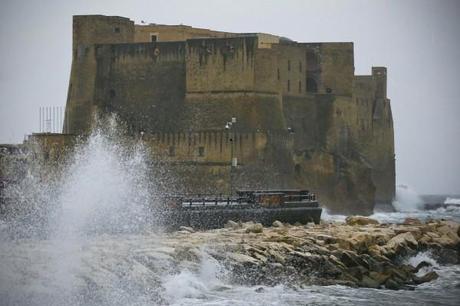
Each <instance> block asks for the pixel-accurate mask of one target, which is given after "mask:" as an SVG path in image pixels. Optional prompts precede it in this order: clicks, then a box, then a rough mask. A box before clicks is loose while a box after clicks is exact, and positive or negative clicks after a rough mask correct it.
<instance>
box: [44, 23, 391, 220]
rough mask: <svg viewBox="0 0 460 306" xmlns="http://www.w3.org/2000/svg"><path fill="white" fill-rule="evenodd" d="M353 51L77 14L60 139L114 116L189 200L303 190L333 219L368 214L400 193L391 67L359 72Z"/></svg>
mask: <svg viewBox="0 0 460 306" xmlns="http://www.w3.org/2000/svg"><path fill="white" fill-rule="evenodd" d="M353 52H354V51H353V43H352V42H339V43H337V42H331V43H301V42H296V41H293V40H290V39H288V38H284V37H279V36H275V35H271V34H265V33H227V32H220V31H213V30H208V29H200V28H193V27H190V26H185V25H161V24H142V25H137V24H134V22H133V21H132V20H130V19H128V18H124V17H116V16H102V15H87V16H74V17H73V48H72V69H71V76H70V83H69V89H68V98H67V105H66V110H65V121H64V124H63V126H64V131H63V136H62V137H70V136H69V135H85V134H87V133H89V132H90V131H91V127H92V124H93V118H95V114H96V113H97V114H99V115H100V114H107V113H116V114H117V115H118V116H119V118H120V119H121V120H122V121H124V122H125V123H126V124H127V126H128V128H129V131H130V133H132V135H134V136H135V135H139V134H140V133H142V135H143V139H144V140H145V142H146V143H147V144H149V145H150V146H151V148H152V150H153V151H154V152H155V154H156V156H157V157H159V158H160V159H162V160H164V161H166V162H168V163H170V165H171V169H172V171H173V172H174V173H176V174H177V177H178V180H179V182H180V184H181V185H182V186H185V187H186V189H187V191H189V192H193V193H228V192H229V191H230V190H236V189H237V188H253V189H254V188H259V187H260V188H264V189H267V188H307V189H311V190H313V191H314V192H316V193H317V194H318V195H319V198H320V202H321V203H322V204H323V205H325V206H327V207H328V208H330V209H331V210H333V211H338V212H339V211H340V212H360V213H366V212H368V213H370V212H372V209H373V207H374V204H375V203H391V201H392V199H393V198H394V195H395V155H394V137H393V119H392V113H391V107H390V100H389V99H388V98H387V70H386V68H385V67H372V74H371V75H355V74H354V54H353ZM36 136H37V137H39V136H40V135H36ZM42 136H43V135H42ZM53 137H54V138H53ZM51 138H53V139H56V141H58V140H57V139H58V138H59V137H58V136H56V135H55V134H53V136H52V137H50V139H51ZM50 141H51V140H50ZM59 141H60V143H64V142H63V141H62V140H59ZM51 142H52V141H51Z"/></svg>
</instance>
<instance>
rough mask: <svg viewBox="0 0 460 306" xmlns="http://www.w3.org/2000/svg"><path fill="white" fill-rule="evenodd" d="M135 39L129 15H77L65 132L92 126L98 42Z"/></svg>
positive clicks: (121, 41) (84, 130)
mask: <svg viewBox="0 0 460 306" xmlns="http://www.w3.org/2000/svg"><path fill="white" fill-rule="evenodd" d="M133 40H134V22H132V21H131V20H129V19H128V18H124V17H114V16H102V15H89V16H74V17H73V47H72V68H71V72H70V82H69V88H68V94H67V104H66V114H65V119H64V127H66V130H65V131H64V132H66V133H74V134H82V133H83V134H84V133H86V132H88V131H89V129H90V127H91V122H92V119H93V114H94V111H95V106H94V95H95V83H96V72H97V62H96V47H95V45H94V44H109V43H130V42H133Z"/></svg>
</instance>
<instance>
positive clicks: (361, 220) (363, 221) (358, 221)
mask: <svg viewBox="0 0 460 306" xmlns="http://www.w3.org/2000/svg"><path fill="white" fill-rule="evenodd" d="M345 222H346V223H347V224H348V225H369V224H379V221H377V220H375V219H372V218H368V217H363V216H349V217H347V218H346V219H345Z"/></svg>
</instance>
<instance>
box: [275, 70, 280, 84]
mask: <svg viewBox="0 0 460 306" xmlns="http://www.w3.org/2000/svg"><path fill="white" fill-rule="evenodd" d="M276 75H277V77H278V81H279V80H280V69H279V68H278V69H277V70H276Z"/></svg>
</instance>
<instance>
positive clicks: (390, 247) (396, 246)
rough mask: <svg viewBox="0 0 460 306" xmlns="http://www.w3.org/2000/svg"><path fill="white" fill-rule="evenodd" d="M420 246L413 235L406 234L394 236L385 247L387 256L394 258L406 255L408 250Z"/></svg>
mask: <svg viewBox="0 0 460 306" xmlns="http://www.w3.org/2000/svg"><path fill="white" fill-rule="evenodd" d="M417 246H418V242H417V240H415V238H414V236H413V235H412V233H409V232H406V233H402V234H399V235H396V236H394V237H393V238H391V239H390V241H388V243H387V244H386V245H385V246H384V252H383V253H384V255H385V256H387V257H388V256H390V257H391V256H394V255H396V254H405V253H407V249H415V248H417Z"/></svg>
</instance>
